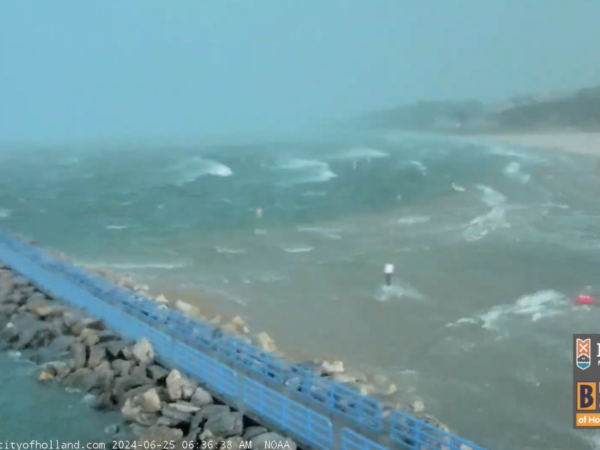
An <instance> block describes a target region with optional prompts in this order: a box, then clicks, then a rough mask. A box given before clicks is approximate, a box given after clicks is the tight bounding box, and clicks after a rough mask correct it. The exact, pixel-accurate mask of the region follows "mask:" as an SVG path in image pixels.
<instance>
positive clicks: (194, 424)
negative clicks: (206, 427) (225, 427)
mask: <svg viewBox="0 0 600 450" xmlns="http://www.w3.org/2000/svg"><path fill="white" fill-rule="evenodd" d="M204 422H206V417H204V415H203V414H202V411H200V412H197V413H196V414H194V415H193V416H192V418H191V420H190V428H191V429H194V428H201V426H202V425H203V424H204Z"/></svg>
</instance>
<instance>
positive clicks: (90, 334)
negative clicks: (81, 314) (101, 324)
mask: <svg viewBox="0 0 600 450" xmlns="http://www.w3.org/2000/svg"><path fill="white" fill-rule="evenodd" d="M79 339H80V340H81V342H83V343H84V344H85V345H86V346H87V347H88V348H92V347H93V346H95V345H96V344H98V343H99V342H100V338H99V337H98V331H96V330H92V329H91V328H84V329H83V331H82V332H81V334H80V335H79Z"/></svg>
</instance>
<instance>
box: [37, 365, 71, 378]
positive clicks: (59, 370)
mask: <svg viewBox="0 0 600 450" xmlns="http://www.w3.org/2000/svg"><path fill="white" fill-rule="evenodd" d="M40 369H41V371H42V372H45V373H47V374H49V375H50V376H52V377H53V378H54V377H62V376H66V375H67V374H68V373H69V369H70V368H69V365H68V364H67V363H66V362H64V361H50V362H47V363H45V364H44V365H42V366H41V368H40Z"/></svg>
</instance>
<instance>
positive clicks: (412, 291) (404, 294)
mask: <svg viewBox="0 0 600 450" xmlns="http://www.w3.org/2000/svg"><path fill="white" fill-rule="evenodd" d="M402 298H408V299H412V300H422V299H423V298H424V296H423V294H421V293H420V292H419V291H418V290H417V289H416V288H414V287H412V286H411V285H409V284H408V283H405V282H400V283H398V284H392V285H391V286H385V285H384V286H380V287H379V288H378V289H377V291H376V292H375V300H377V301H379V302H389V301H390V300H395V299H402Z"/></svg>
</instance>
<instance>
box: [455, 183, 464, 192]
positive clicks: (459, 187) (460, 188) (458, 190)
mask: <svg viewBox="0 0 600 450" xmlns="http://www.w3.org/2000/svg"><path fill="white" fill-rule="evenodd" d="M452 189H454V190H455V191H456V192H465V188H464V187H462V186H460V185H458V184H456V183H452Z"/></svg>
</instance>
